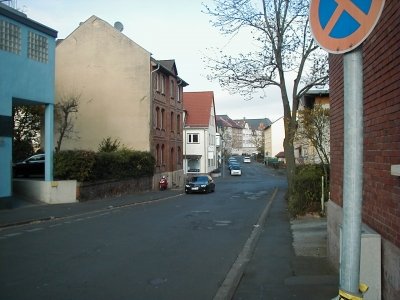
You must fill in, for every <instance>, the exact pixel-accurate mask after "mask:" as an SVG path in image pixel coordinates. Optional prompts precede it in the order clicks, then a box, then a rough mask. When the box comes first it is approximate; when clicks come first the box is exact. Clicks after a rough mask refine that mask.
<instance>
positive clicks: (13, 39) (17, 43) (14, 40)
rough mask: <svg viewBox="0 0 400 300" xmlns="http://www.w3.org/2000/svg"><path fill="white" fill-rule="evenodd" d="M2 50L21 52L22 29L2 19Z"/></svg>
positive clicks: (0, 45) (0, 29) (0, 38)
mask: <svg viewBox="0 0 400 300" xmlns="http://www.w3.org/2000/svg"><path fill="white" fill-rule="evenodd" d="M0 50H4V51H8V52H12V53H15V54H20V53H21V29H20V28H19V27H18V26H17V25H14V24H12V23H9V22H6V21H4V20H0Z"/></svg>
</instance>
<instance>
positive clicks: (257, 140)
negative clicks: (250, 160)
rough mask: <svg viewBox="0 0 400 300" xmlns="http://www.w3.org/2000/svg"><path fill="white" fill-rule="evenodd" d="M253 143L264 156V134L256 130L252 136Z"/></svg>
mask: <svg viewBox="0 0 400 300" xmlns="http://www.w3.org/2000/svg"><path fill="white" fill-rule="evenodd" d="M251 143H252V144H253V145H254V146H255V147H256V149H257V152H258V154H259V155H260V154H261V155H262V156H264V151H265V150H264V149H265V147H264V134H263V133H262V134H259V133H258V132H257V131H256V130H254V131H253V135H252V136H251Z"/></svg>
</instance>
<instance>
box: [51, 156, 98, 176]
mask: <svg viewBox="0 0 400 300" xmlns="http://www.w3.org/2000/svg"><path fill="white" fill-rule="evenodd" d="M95 155H96V154H95V152H93V151H85V150H66V151H59V152H58V153H55V154H54V177H56V178H58V179H66V180H69V179H75V180H77V181H80V182H83V181H88V180H90V179H91V177H92V168H93V165H94V163H95V158H96V157H95Z"/></svg>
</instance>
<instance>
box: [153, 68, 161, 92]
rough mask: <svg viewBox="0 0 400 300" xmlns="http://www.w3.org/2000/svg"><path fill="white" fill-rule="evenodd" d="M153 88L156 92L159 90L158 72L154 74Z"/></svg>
mask: <svg viewBox="0 0 400 300" xmlns="http://www.w3.org/2000/svg"><path fill="white" fill-rule="evenodd" d="M154 77H155V78H154V88H155V89H156V91H157V92H159V91H160V74H158V73H156V75H155V76H154Z"/></svg>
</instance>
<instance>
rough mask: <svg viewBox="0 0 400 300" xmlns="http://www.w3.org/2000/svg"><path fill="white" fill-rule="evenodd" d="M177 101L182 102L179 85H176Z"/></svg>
mask: <svg viewBox="0 0 400 300" xmlns="http://www.w3.org/2000/svg"><path fill="white" fill-rule="evenodd" d="M176 101H178V102H181V88H180V87H179V85H178V86H177V87H176Z"/></svg>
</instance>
